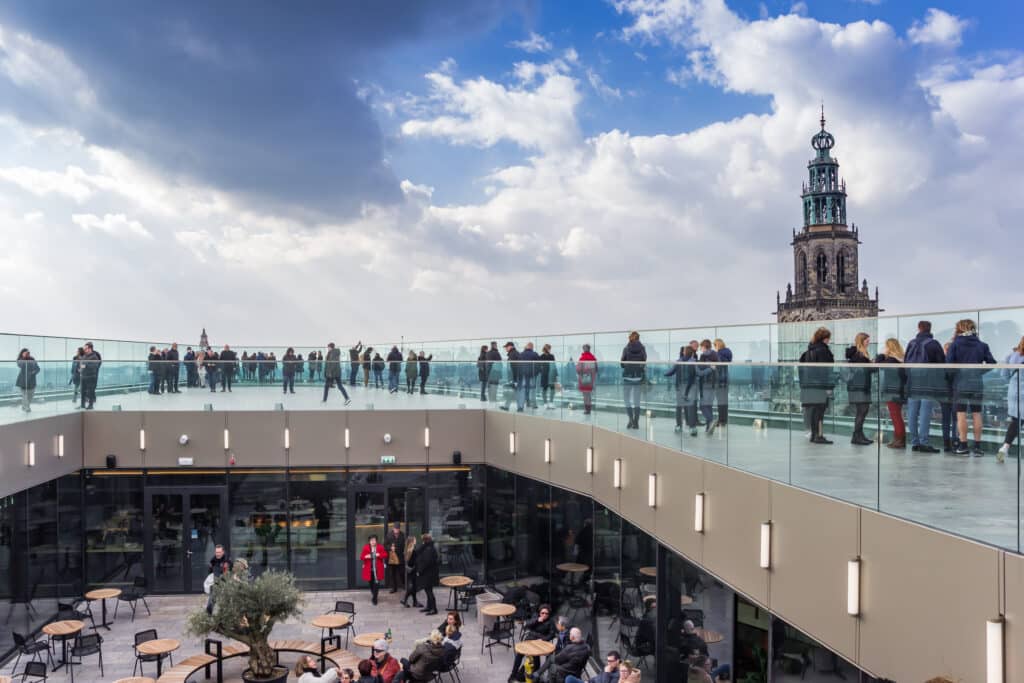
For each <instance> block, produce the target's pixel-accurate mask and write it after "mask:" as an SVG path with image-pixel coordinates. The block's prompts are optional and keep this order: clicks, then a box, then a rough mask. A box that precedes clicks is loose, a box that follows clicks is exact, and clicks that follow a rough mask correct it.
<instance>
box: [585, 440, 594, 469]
mask: <svg viewBox="0 0 1024 683" xmlns="http://www.w3.org/2000/svg"><path fill="white" fill-rule="evenodd" d="M593 473H594V447H593V446H587V474H593Z"/></svg>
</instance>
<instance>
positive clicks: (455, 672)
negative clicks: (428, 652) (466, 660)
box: [434, 647, 462, 683]
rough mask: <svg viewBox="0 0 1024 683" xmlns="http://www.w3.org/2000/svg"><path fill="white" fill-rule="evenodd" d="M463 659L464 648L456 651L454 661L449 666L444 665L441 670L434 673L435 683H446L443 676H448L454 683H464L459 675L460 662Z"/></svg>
mask: <svg viewBox="0 0 1024 683" xmlns="http://www.w3.org/2000/svg"><path fill="white" fill-rule="evenodd" d="M461 659H462V648H461V647H460V648H458V649H456V650H455V656H454V657H453V658H452V661H451V662H450V663H448V664H447V665H443V666H442V667H441V668H440V669H438V670H437V671H436V672H434V683H444V679H443V678H442V677H441V674H448V675H449V676H450V677H451V680H452V683H462V676H461V675H460V674H459V661H460V660H461Z"/></svg>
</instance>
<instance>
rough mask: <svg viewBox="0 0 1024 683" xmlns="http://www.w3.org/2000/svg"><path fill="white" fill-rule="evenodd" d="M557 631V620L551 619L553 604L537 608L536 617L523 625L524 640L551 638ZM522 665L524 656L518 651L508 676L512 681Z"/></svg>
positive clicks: (560, 618) (560, 619)
mask: <svg viewBox="0 0 1024 683" xmlns="http://www.w3.org/2000/svg"><path fill="white" fill-rule="evenodd" d="M562 619H564V617H559V618H558V620H559V622H561V621H562ZM566 623H568V620H566ZM563 630H564V629H563ZM555 633H556V628H555V622H554V621H552V619H551V605H541V606H540V609H538V610H537V616H536V618H534V619H531V620H530V621H528V622H526V624H524V625H523V640H551V639H553V638H554V637H555ZM522 665H523V656H522V655H521V654H519V653H518V652H517V653H515V658H514V659H513V660H512V673H511V674H509V677H508V679H509V680H510V681H511V680H512V679H513V678H515V677H516V676H517V674H518V672H519V667H521V666H522Z"/></svg>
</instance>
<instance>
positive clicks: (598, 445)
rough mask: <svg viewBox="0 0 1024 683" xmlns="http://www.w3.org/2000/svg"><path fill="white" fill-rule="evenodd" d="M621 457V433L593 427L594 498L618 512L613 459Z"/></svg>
mask: <svg viewBox="0 0 1024 683" xmlns="http://www.w3.org/2000/svg"><path fill="white" fill-rule="evenodd" d="M620 457H622V435H621V434H618V433H616V432H612V431H609V430H607V429H601V428H596V429H594V477H593V480H594V481H593V484H594V499H595V500H596V501H598V502H599V503H601V504H602V505H604V506H605V507H606V508H609V509H611V510H612V511H613V512H615V513H616V514H618V512H619V490H618V489H616V488H615V486H614V479H613V477H614V466H615V459H616V458H620Z"/></svg>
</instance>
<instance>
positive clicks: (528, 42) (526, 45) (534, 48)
mask: <svg viewBox="0 0 1024 683" xmlns="http://www.w3.org/2000/svg"><path fill="white" fill-rule="evenodd" d="M509 47H514V48H516V49H519V50H522V51H524V52H530V53H535V52H551V48H552V47H553V46H552V45H551V41H550V40H548V39H547V38H545V37H544V36H542V35H540V34H538V33H534V32H533V31H531V32H530V35H529V36H528V37H527V38H526V39H525V40H514V41H512V42H511V43H509Z"/></svg>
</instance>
